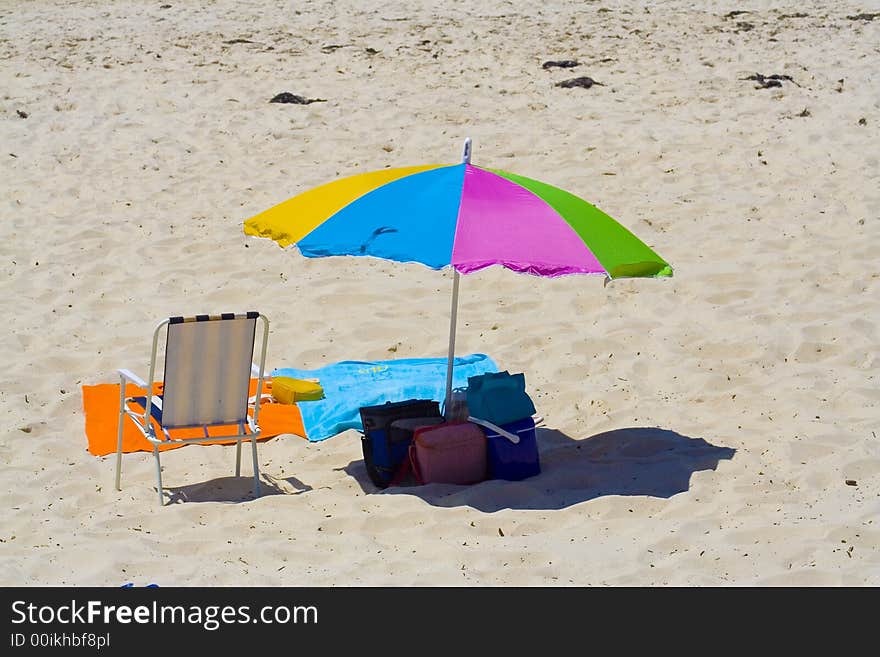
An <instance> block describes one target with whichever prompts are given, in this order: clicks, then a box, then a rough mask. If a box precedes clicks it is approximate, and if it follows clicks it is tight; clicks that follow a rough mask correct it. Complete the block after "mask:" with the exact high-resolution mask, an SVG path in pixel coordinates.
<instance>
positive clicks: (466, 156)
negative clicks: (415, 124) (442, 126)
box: [443, 137, 471, 414]
mask: <svg viewBox="0 0 880 657" xmlns="http://www.w3.org/2000/svg"><path fill="white" fill-rule="evenodd" d="M470 162H471V138H470V137H468V138H467V139H465V140H464V147H463V148H462V151H461V163H462V164H470ZM458 279H459V275H458V271H457V270H456V269H455V267H453V268H452V311H451V312H450V313H449V315H450V316H449V360H448V361H447V363H446V398H445V399H444V400H443V406H444V410H445V412H446V413H447V414H448V412H449V406H450V404H451V403H452V364H453V361H455V322H456V320H457V319H458Z"/></svg>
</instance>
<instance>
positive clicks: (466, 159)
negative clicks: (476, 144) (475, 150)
mask: <svg viewBox="0 0 880 657" xmlns="http://www.w3.org/2000/svg"><path fill="white" fill-rule="evenodd" d="M461 161H462V162H463V163H464V164H470V163H471V138H470V137H465V139H464V149H463V150H462V152H461Z"/></svg>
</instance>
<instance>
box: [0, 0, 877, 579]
mask: <svg viewBox="0 0 880 657" xmlns="http://www.w3.org/2000/svg"><path fill="white" fill-rule="evenodd" d="M162 4H164V3H163V2H161V0H155V1H151V2H122V1H120V2H112V3H111V2H97V1H94V0H83V1H80V2H71V1H68V0H65V1H64V2H60V1H57V2H49V1H39V2H29V3H19V2H12V1H10V0H5V1H4V2H2V3H0V61H2V65H0V89H2V100H0V143H2V149H0V162H2V163H3V167H2V171H0V208H2V223H0V263H2V272H3V273H2V285H3V287H2V294H0V309H2V315H3V316H4V317H5V318H6V322H7V324H8V325H9V327H10V330H8V331H7V332H6V333H5V337H4V339H3V341H2V343H0V362H3V363H4V364H5V369H6V376H5V377H4V381H5V382H4V385H3V386H2V388H0V417H2V428H3V431H2V438H0V464H2V468H0V496H2V500H3V507H4V509H6V510H5V511H4V514H3V521H2V523H0V585H45V584H77V585H110V586H116V585H120V584H122V583H124V582H134V583H135V584H137V585H144V584H147V583H150V582H156V583H158V584H160V585H166V586H167V585H201V584H207V585H211V584H222V585H236V584H244V585H250V584H259V585H360V584H393V585H397V584H399V585H412V584H415V585H435V584H444V585H468V584H488V585H540V584H550V585H571V584H575V585H587V584H609V585H665V584H674V585H718V584H722V585H724V584H737V585H746V584H761V585H877V584H880V527H878V526H877V522H876V521H877V519H878V517H880V498H878V483H880V474H878V471H880V436H878V433H880V422H878V420H880V412H878V401H880V381H878V376H877V372H878V367H880V361H878V356H877V341H878V337H880V332H878V320H880V280H878V277H880V269H878V264H877V262H878V260H877V253H878V247H880V236H878V226H880V174H878V171H880V166H878V158H880V155H878V153H880V138H878V134H880V133H878V127H880V101H878V95H877V89H878V85H880V79H878V76H877V71H878V70H880V66H878V50H877V44H878V43H880V17H878V19H877V20H874V21H872V22H871V21H866V20H851V19H849V18H847V16H852V15H855V14H857V13H861V12H871V11H880V8H878V7H880V5H878V4H877V2H865V3H863V4H856V3H852V2H846V3H834V7H830V6H829V5H828V3H823V2H817V1H812V2H806V3H805V2H793V1H789V2H785V3H771V2H766V1H762V2H751V3H747V4H746V5H737V6H743V7H744V8H745V9H749V10H750V12H749V13H746V14H742V15H739V16H736V17H733V18H728V19H725V18H724V17H723V14H724V13H726V12H727V11H729V9H730V8H727V9H724V10H721V9H717V8H715V5H714V3H708V2H707V3H704V4H705V6H706V9H704V10H703V9H695V8H694V6H695V5H699V4H700V3H691V2H673V3H662V4H661V3H658V6H657V7H655V8H651V9H650V10H647V9H644V7H642V6H641V5H640V3H628V2H615V1H612V0H608V1H605V0H603V1H602V2H596V3H585V2H581V1H577V2H575V1H573V0H572V1H570V2H564V1H561V0H550V2H546V3H539V5H535V3H514V2H503V1H501V0H489V2H460V3H455V6H454V7H452V8H450V9H448V10H446V11H444V12H443V13H440V12H438V11H437V10H435V9H433V6H434V5H435V4H436V3H428V2H425V1H422V2H418V3H383V4H381V5H379V8H378V9H376V10H375V11H366V10H363V9H360V8H359V7H360V6H363V5H364V4H367V3H354V2H348V3H343V2H335V1H331V0H321V1H318V2H308V3H299V2H297V3H293V2H289V3H278V6H277V7H275V8H269V7H268V4H269V3H265V2H258V1H257V0H235V1H233V0H218V1H216V2H210V3H205V2H203V3H198V5H200V6H199V7H196V6H195V4H196V3H185V2H180V1H176V0H170V4H171V5H172V7H171V8H168V9H161V8H160V7H161V5H162ZM369 4H372V3H369ZM445 4H447V5H449V4H451V3H445ZM773 7H776V8H773ZM731 8H733V7H731ZM797 12H802V13H805V14H808V15H807V16H806V17H788V18H783V17H782V16H781V14H795V13H797ZM738 23H748V24H749V25H752V26H753V29H747V26H743V25H739V26H738ZM235 39H247V40H248V41H250V42H251V43H232V44H228V43H226V42H228V41H232V40H235ZM331 45H338V46H343V47H340V48H337V49H329V48H324V47H325V46H331ZM367 48H373V49H375V50H377V51H379V52H378V53H376V54H369V53H368V52H367V51H366V49H367ZM322 49H324V50H328V52H324V51H322ZM549 59H577V60H579V61H580V62H582V64H581V66H579V67H578V68H575V69H571V70H560V69H553V70H550V71H547V70H543V69H542V67H541V65H542V63H543V62H544V61H546V60H549ZM753 73H763V74H765V75H769V74H773V73H777V74H785V75H790V76H791V77H793V78H794V80H795V82H796V83H797V85H795V84H792V83H791V82H787V81H786V82H784V83H783V84H782V87H781V88H777V89H756V88H755V86H756V85H755V83H754V82H750V81H744V80H741V78H743V77H745V76H747V75H751V74H753ZM582 75H588V76H590V77H592V78H594V79H595V80H597V81H599V82H601V83H603V84H604V86H595V87H593V88H592V89H589V90H586V89H561V88H556V87H554V86H553V83H554V82H557V81H560V80H564V79H566V78H571V77H577V76H582ZM839 80H843V83H840V82H838V81H839ZM282 91H289V92H291V93H296V94H300V95H303V96H307V97H311V98H323V99H326V100H327V102H324V103H315V104H312V105H308V106H298V105H279V104H269V103H268V102H267V101H268V100H269V99H270V98H271V97H272V96H274V95H275V94H277V93H280V92H282ZM18 110H21V111H23V112H26V113H27V114H28V116H27V118H26V119H25V118H20V117H19V116H18V115H17V111H18ZM803 110H807V113H808V115H807V116H800V114H801V113H802V111H803ZM862 118H864V119H865V121H864V123H865V125H860V124H859V120H860V119H862ZM468 135H469V136H471V137H472V138H473V140H474V158H473V161H474V163H476V164H483V165H487V166H495V167H499V168H504V169H508V170H512V171H515V172H518V173H521V174H524V175H528V176H531V177H534V178H539V179H542V180H546V181H547V182H550V183H552V184H555V185H558V186H560V187H563V188H565V189H568V190H570V191H572V192H574V193H576V194H579V195H581V196H583V197H585V198H587V199H588V200H590V201H591V202H593V203H595V204H596V205H597V206H599V207H600V208H602V209H603V210H605V211H606V212H608V213H609V214H611V215H612V216H614V217H616V218H617V219H618V220H619V221H621V223H623V224H624V225H626V226H628V227H629V228H631V229H632V230H633V231H634V232H635V233H636V234H637V235H639V236H640V237H642V238H643V239H644V240H645V241H646V242H647V243H649V244H650V245H652V246H653V247H654V248H655V249H656V250H657V251H658V253H660V254H661V255H662V256H664V257H665V258H666V259H667V260H668V261H669V262H670V263H672V265H673V267H674V268H675V277H674V278H673V279H671V280H666V281H654V280H634V281H620V282H615V283H613V284H611V285H609V286H607V287H603V285H602V280H601V278H599V277H570V278H567V279H560V280H543V279H536V278H532V277H526V276H520V275H516V274H513V273H511V272H506V271H503V270H501V271H495V270H492V271H484V272H481V273H478V274H475V275H472V276H468V277H465V278H463V279H462V297H461V309H460V326H459V332H458V352H459V353H462V354H463V353H472V352H485V353H488V354H490V355H491V356H492V357H493V358H495V359H496V361H497V362H498V363H499V364H501V365H502V367H504V368H506V369H509V370H511V371H522V372H525V373H526V378H527V382H528V384H529V388H530V391H531V392H532V393H533V397H534V399H535V401H536V404H537V406H538V410H539V412H540V413H541V414H542V415H543V416H544V417H545V418H546V425H547V427H548V428H549V429H548V430H546V431H543V432H542V433H541V434H540V436H539V441H540V445H541V450H542V453H541V456H542V463H543V468H544V472H543V473H542V475H541V476H539V477H537V478H534V479H531V480H528V481H525V482H520V483H508V482H497V481H496V482H486V483H483V484H480V485H478V486H474V487H468V488H458V487H451V486H429V487H424V488H421V489H419V488H410V489H400V490H396V491H393V492H392V491H389V492H388V493H381V494H377V492H376V490H375V489H374V488H373V487H372V486H371V485H370V484H369V483H368V481H367V479H366V476H365V473H364V469H363V464H362V462H361V453H360V443H359V440H358V435H357V433H356V432H353V431H349V432H346V433H344V434H341V435H339V436H336V437H334V438H331V439H329V440H327V441H326V442H323V443H320V444H309V443H307V442H306V441H304V440H302V439H300V438H296V437H292V436H282V437H278V438H275V439H273V440H270V441H268V442H266V443H264V444H262V445H261V447H260V457H261V463H262V467H263V470H264V472H265V477H264V484H265V488H266V489H267V492H269V493H273V492H274V493H278V494H267V495H265V496H264V497H262V498H260V499H258V500H251V499H250V497H249V490H250V480H249V478H248V476H247V475H248V474H249V470H247V469H245V470H244V472H243V475H244V476H243V477H242V478H241V479H239V480H235V479H234V478H232V477H231V475H232V473H233V460H234V449H233V448H229V447H187V448H184V449H182V450H177V451H175V452H172V453H169V454H167V455H166V456H165V457H164V459H163V463H164V466H165V474H164V477H165V483H166V484H167V485H168V486H169V487H170V488H171V489H173V490H178V491H182V492H184V493H185V494H186V495H187V497H188V499H189V500H190V501H189V502H187V503H180V504H173V505H170V506H166V507H164V508H160V507H159V506H158V504H157V503H156V495H155V491H154V485H155V482H154V470H153V461H152V455H150V454H147V453H139V454H132V455H128V456H127V457H126V458H125V461H124V473H123V486H124V488H123V491H122V493H117V492H116V491H115V490H114V489H113V483H112V482H113V457H106V458H95V457H93V456H91V455H89V454H88V453H87V452H86V451H85V450H86V438H85V435H84V431H83V413H82V404H81V395H80V386H81V385H86V384H95V383H100V382H113V381H115V369H116V368H117V367H130V368H133V369H135V370H136V371H138V372H140V373H141V374H145V373H146V366H147V362H148V357H149V353H148V349H149V339H150V335H151V332H152V327H153V326H154V324H155V323H156V322H157V321H159V320H160V319H162V318H163V317H167V316H169V315H177V314H193V313H197V312H222V311H230V310H232V311H240V310H246V309H252V308H253V309H257V310H260V311H262V312H263V313H265V314H266V315H267V316H268V317H269V318H270V319H271V321H272V332H271V336H270V358H269V361H270V366H271V367H283V366H294V367H319V366H321V365H325V364H327V363H330V362H333V361H337V360H344V359H384V358H391V357H395V356H396V357H424V356H440V355H443V354H444V353H445V349H446V341H447V333H446V326H447V321H448V312H449V291H450V280H451V279H450V275H449V273H448V272H444V273H442V274H441V273H437V272H431V271H428V270H427V269H425V268H422V267H420V266H417V265H397V264H393V263H385V262H378V261H374V260H368V259H334V260H306V259H305V258H302V257H300V256H299V255H297V254H296V253H294V252H286V251H283V250H281V249H280V248H278V246H277V245H276V244H274V243H273V242H271V241H269V240H255V239H250V238H245V237H244V235H243V234H242V230H241V224H242V222H243V221H244V220H245V219H247V218H248V217H250V216H252V215H253V214H256V213H257V212H259V211H261V210H263V209H266V208H268V207H269V206H271V205H273V204H275V203H277V202H279V201H281V200H284V199H286V198H288V197H290V196H292V195H294V194H296V193H298V192H300V191H303V190H305V189H307V188H309V187H311V186H313V185H317V184H320V183H323V182H327V181H329V180H332V179H334V178H336V177H337V176H342V175H349V174H354V173H358V172H361V171H366V170H371V169H378V168H382V167H385V166H403V165H409V164H419V163H424V162H435V161H439V162H454V161H456V160H457V159H458V158H459V156H460V148H461V142H462V140H463V138H464V137H465V136H468ZM13 154H14V155H13ZM245 247H247V248H245ZM392 348H396V351H391V349H392ZM651 428H654V429H653V430H652V429H651ZM607 432H612V433H611V434H608V433H607ZM615 432H616V433H615ZM847 479H852V480H855V481H856V483H857V485H855V486H850V485H846V484H845V480H847ZM280 493H283V494H280ZM502 532H503V536H502V535H501V534H502ZM193 555H197V557H198V558H192V557H193Z"/></svg>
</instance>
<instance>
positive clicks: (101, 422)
mask: <svg viewBox="0 0 880 657" xmlns="http://www.w3.org/2000/svg"><path fill="white" fill-rule="evenodd" d="M267 384H269V382H267V381H264V382H263V385H264V392H268V391H270V390H271V387H270V385H267ZM153 393H154V394H162V383H154V384H153ZM138 394H140V395H143V394H144V389H143V388H139V387H138V386H135V385H133V384H131V383H129V384H128V385H126V387H125V395H126V397H134V396H137V395H138ZM249 394H250V395H251V396H253V395H255V394H257V380H256V379H251V387H250V392H249ZM82 399H83V411H84V413H85V416H86V438H88V441H89V452H91V453H92V454H94V455H95V456H105V455H107V454H112V453H114V452H115V451H116V436H117V433H116V432H117V429H118V428H119V424H118V421H119V384H118V383H101V384H98V385H94V386H83V387H82ZM129 407H130V408H132V409H134V410H135V411H137V410H140V411H141V412H143V407H142V406H139V405H137V404H134V403H131V404H129ZM153 426H154V427H155V428H156V430H157V435H160V436H161V435H162V434H161V432H160V431H159V425H158V424H157V423H156V421H155V420H153ZM260 429H262V435H261V436H260V439H261V440H262V439H264V438H272V437H273V436H277V435H278V434H282V433H292V434H295V435H297V436H303V437H305V434H306V432H305V429H304V428H303V422H302V416H301V415H300V412H299V408H297V406H296V404H277V403H273V402H272V400H270V399H264V400H263V401H262V403H261V404H260ZM208 433H209V435H211V436H217V437H218V438H220V437H222V436H224V435H226V436H228V435H234V434H235V433H236V427H212V428H211V429H210V430H209V432H208ZM201 435H204V434H203V432H202V430H201V429H178V430H175V432H174V433H173V434H172V437H174V438H178V437H179V438H196V437H198V436H201ZM199 444H203V445H217V444H221V445H222V444H233V445H234V444H235V441H234V440H217V441H216V442H210V443H199ZM178 447H185V445H182V444H177V445H175V444H169V445H160V446H159V449H160V450H166V449H176V448H178ZM122 451H123V452H126V453H128V452H152V451H153V445H152V444H151V443H150V442H149V441H148V440H147V439H146V438H144V436H143V434H141V432H140V431H139V430H138V429H137V427H135V426H134V423H133V422H131V420H126V421H125V424H124V425H123V430H122Z"/></svg>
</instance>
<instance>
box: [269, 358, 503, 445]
mask: <svg viewBox="0 0 880 657" xmlns="http://www.w3.org/2000/svg"><path fill="white" fill-rule="evenodd" d="M446 366H447V359H446V358H445V357H444V358H403V359H400V360H380V361H354V360H347V361H343V362H341V363H333V364H332V365H327V366H325V367H321V368H318V369H316V370H300V369H295V368H292V367H283V368H280V369H277V370H275V371H274V372H272V376H273V377H274V376H289V377H292V378H294V379H318V381H319V382H320V383H321V387H322V388H323V389H324V399H321V400H319V401H309V402H301V403H299V404H297V405H298V406H299V410H300V412H301V413H302V420H303V426H304V427H305V431H306V437H307V438H308V439H309V441H311V442H318V441H321V440H325V439H327V438H330V437H331V436H335V435H336V434H338V433H341V432H343V431H345V430H346V429H357V430H358V431H362V430H363V426H362V425H361V417H360V408H361V407H362V406H376V405H377V404H384V403H385V402H387V401H390V402H397V401H404V400H407V399H434V400H436V401H439V402H442V401H443V398H444V397H445V396H446ZM497 371H498V366H497V365H496V364H495V361H493V360H492V359H491V358H489V356H487V355H486V354H470V355H469V356H458V357H456V358H455V362H454V363H453V367H452V387H453V388H465V387H467V382H468V377H470V376H477V375H479V374H485V373H486V372H497Z"/></svg>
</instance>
